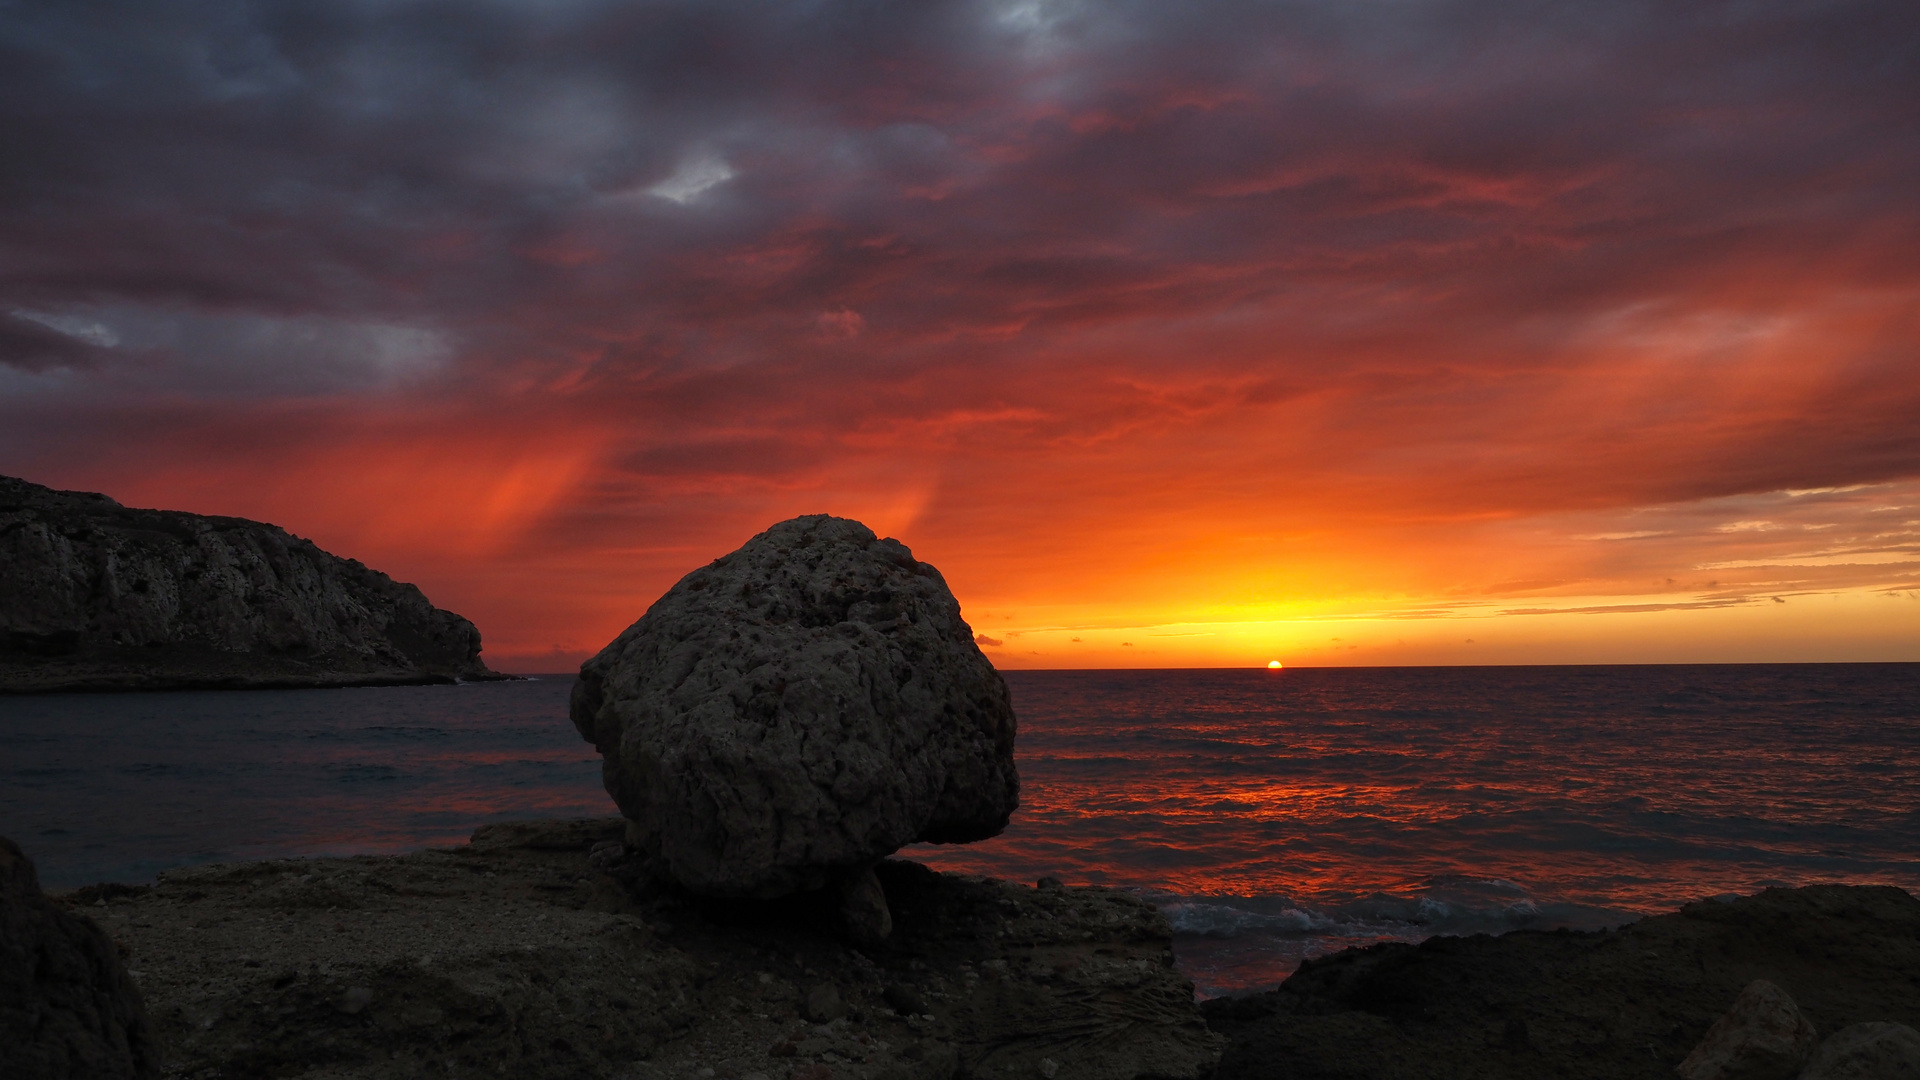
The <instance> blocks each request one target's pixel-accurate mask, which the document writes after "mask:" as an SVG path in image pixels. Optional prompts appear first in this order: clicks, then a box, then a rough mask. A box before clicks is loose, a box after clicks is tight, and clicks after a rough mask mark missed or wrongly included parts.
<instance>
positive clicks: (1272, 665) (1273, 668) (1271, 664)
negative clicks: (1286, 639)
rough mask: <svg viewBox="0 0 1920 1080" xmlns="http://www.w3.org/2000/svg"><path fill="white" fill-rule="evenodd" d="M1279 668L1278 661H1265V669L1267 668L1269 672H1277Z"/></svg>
mask: <svg viewBox="0 0 1920 1080" xmlns="http://www.w3.org/2000/svg"><path fill="white" fill-rule="evenodd" d="M1280 667H1281V664H1280V661H1278V660H1269V661H1267V668H1268V670H1271V671H1278V670H1280Z"/></svg>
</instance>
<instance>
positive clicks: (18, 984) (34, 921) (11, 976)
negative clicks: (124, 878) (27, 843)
mask: <svg viewBox="0 0 1920 1080" xmlns="http://www.w3.org/2000/svg"><path fill="white" fill-rule="evenodd" d="M159 1064H160V1057H159V1053H158V1048H157V1047H156V1045H155V1043H154V1040H153V1036H152V1033H151V1030H150V1029H149V1027H148V1024H147V1014H146V1010H145V1008H144V1007H143V1006H142V1005H141V1002H140V992H139V990H138V989H136V988H135V987H134V984H133V981H132V980H131V979H129V978H128V977H127V972H126V969H125V968H123V967H122V966H121V964H120V956H119V953H118V950H117V948H116V947H115V945H114V943H113V940H112V939H111V938H109V937H108V936H107V935H106V933H105V932H104V931H102V930H101V929H100V927H98V926H97V925H95V924H94V923H93V921H92V920H90V919H87V918H86V917H84V916H80V915H74V914H72V913H70V912H67V911H64V910H62V909H60V908H58V907H56V906H54V905H53V904H52V903H50V902H48V900H47V898H46V897H45V896H42V895H41V893H40V883H39V880H38V878H37V876H36V875H35V873H34V869H33V863H31V862H29V861H28V860H27V857H26V856H25V855H24V854H22V853H21V851H20V849H19V848H18V847H17V846H15V845H14V843H13V841H11V840H8V839H6V838H5V837H0V1076H4V1077H6V1078H7V1080H65V1078H68V1077H72V1078H74V1080H108V1078H121V1077H147V1076H156V1075H158V1074H159Z"/></svg>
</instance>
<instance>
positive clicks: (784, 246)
mask: <svg viewBox="0 0 1920 1080" xmlns="http://www.w3.org/2000/svg"><path fill="white" fill-rule="evenodd" d="M0 144H3V145H5V146H6V147H7V148H8V150H7V153H5V154H4V155H0V310H11V311H15V312H27V313H37V314H38V315H43V316H46V317H47V318H55V319H67V320H70V321H71V320H75V319H90V320H94V321H95V322H97V323H98V324H99V325H100V326H101V327H103V328H104V331H105V332H107V333H109V334H112V335H114V336H115V337H116V338H117V339H118V340H120V341H121V344H119V345H117V346H114V347H107V346H102V345H99V344H97V343H89V342H88V341H87V340H85V339H83V338H77V337H74V336H73V335H72V334H70V333H65V332H63V331H61V330H60V329H58V328H56V327H55V326H53V324H51V323H48V322H45V321H42V322H34V321H33V319H32V318H30V317H24V316H19V315H15V316H8V317H7V318H6V321H5V323H4V326H0V334H4V335H5V341H4V344H0V348H4V350H5V352H4V362H5V363H7V364H9V365H11V366H13V367H15V368H17V369H21V370H26V371H34V372H45V371H49V370H54V369H59V368H75V369H79V368H85V369H87V371H88V374H87V377H86V378H82V379H77V380H74V381H73V382H72V384H71V386H70V387H68V388H67V389H65V390H63V391H62V393H65V394H68V395H70V397H69V399H68V400H67V405H68V407H70V408H74V409H78V410H80V411H81V412H82V413H84V411H85V403H86V401H87V400H88V395H93V396H94V397H96V398H97V399H98V400H100V401H101V402H107V401H119V400H121V399H123V398H125V397H127V396H128V395H147V394H152V393H163V392H164V393H175V394H182V395H186V396H188V397H193V396H204V397H209V398H217V397H222V396H233V395H235V394H236V393H239V394H243V395H254V396H268V397H271V396H287V395H291V396H300V395H309V396H310V395H337V394H352V393H356V392H364V393H368V394H391V393H393V392H395V388H396V386H402V385H403V384H404V385H414V384H427V383H431V384H434V387H435V388H436V389H437V392H440V393H459V394H464V395H473V396H475V397H476V400H481V399H484V398H485V395H487V394H497V395H502V396H501V398H500V400H501V401H502V402H504V401H506V400H507V396H508V395H511V394H520V393H524V392H526V391H525V388H526V387H528V386H539V385H559V384H564V385H565V386H567V387H570V388H572V389H571V390H569V391H568V392H569V393H575V394H579V393H584V392H585V391H586V390H591V391H592V399H591V401H584V400H575V401H570V402H564V403H561V404H554V405H552V406H551V407H552V408H555V409H574V410H577V411H579V412H582V413H585V414H589V415H592V416H594V417H596V418H598V419H601V420H604V419H605V416H606V415H622V414H624V415H630V416H636V417H653V416H655V415H656V411H655V410H660V411H662V412H665V413H666V414H668V415H669V416H671V417H672V418H674V419H675V422H678V421H679V420H680V419H683V418H685V417H689V416H700V417H711V418H712V420H711V424H712V430H710V431H707V432H705V433H702V432H691V433H688V436H687V437H688V438H692V439H696V441H698V440H699V439H707V440H709V442H711V441H713V440H718V441H720V442H725V443H727V444H728V445H733V446H737V447H740V448H743V449H741V450H740V451H739V452H740V453H741V454H742V455H746V456H750V453H749V449H748V448H753V447H758V446H760V445H761V444H762V442H763V441H764V440H766V439H768V438H775V439H786V440H787V441H789V442H790V443H791V445H792V446H793V447H795V449H794V450H793V451H792V452H793V454H794V455H795V456H796V458H806V457H807V456H808V455H811V454H814V453H819V452H821V451H818V450H817V446H818V444H819V441H820V439H821V438H823V437H824V436H821V435H820V431H819V430H815V429H811V428H808V427H807V424H808V423H809V422H814V423H818V424H820V425H824V426H825V427H824V428H823V429H822V430H834V431H840V430H848V429H853V430H858V429H860V428H861V426H862V425H863V424H871V423H873V416H872V414H871V413H870V412H869V411H868V410H869V408H870V406H871V403H873V402H875V401H888V402H891V403H892V407H895V408H897V409H899V410H902V411H905V412H908V413H911V412H914V411H916V410H918V411H919V412H921V413H925V414H930V415H931V414H938V413H940V412H941V411H942V410H952V409H976V410H979V409H992V408H998V407H1002V406H1006V407H1023V408H1040V407H1043V406H1044V407H1045V408H1047V409H1048V410H1050V411H1049V415H1050V416H1051V417H1052V419H1051V420H1050V424H1051V425H1052V427H1051V429H1050V430H1051V431H1052V432H1053V434H1054V437H1062V438H1064V437H1080V434H1081V433H1082V432H1098V431H1103V430H1110V429H1116V428H1114V425H1124V424H1128V423H1136V422H1137V421H1135V420H1132V419H1127V418H1126V417H1127V416H1129V415H1130V413H1129V410H1138V409H1146V408H1149V407H1150V405H1151V403H1152V402H1153V401H1155V400H1157V399H1155V398H1153V396H1152V395H1151V394H1146V393H1144V392H1143V393H1142V395H1141V396H1140V397H1139V399H1138V401H1136V402H1134V403H1133V404H1117V403H1116V402H1117V401H1119V399H1118V398H1114V397H1102V396H1101V395H1100V394H1094V393H1087V394H1085V396H1084V397H1083V398H1081V399H1080V401H1081V405H1080V407H1079V408H1078V411H1075V408H1074V407H1072V406H1070V405H1069V404H1067V403H1068V402H1069V401H1070V400H1072V399H1073V398H1074V394H1075V393H1076V391H1075V390H1074V389H1073V388H1075V387H1080V388H1084V387H1086V386H1088V385H1089V382H1090V376H1089V372H1093V373H1097V374H1101V375H1112V376H1115V377H1119V376H1121V375H1124V376H1125V377H1127V378H1138V379H1145V380H1153V379H1168V380H1177V379H1183V378H1191V379H1198V380H1205V379H1215V380H1218V379H1220V378H1225V377H1228V376H1230V375H1236V374H1237V375H1241V376H1244V377H1245V378H1246V379H1248V380H1251V381H1252V382H1256V383H1257V382H1265V383H1271V384H1277V385H1285V386H1287V387H1289V388H1290V389H1289V391H1288V393H1290V394H1300V393H1308V392H1313V391H1315V390H1316V388H1317V390H1318V391H1320V392H1323V393H1329V394H1350V395H1352V396H1353V397H1354V399H1355V400H1356V401H1360V400H1365V399H1367V398H1368V395H1367V394H1363V393H1360V392H1359V389H1360V388H1364V387H1367V386H1371V385H1374V380H1385V381H1384V382H1383V383H1381V385H1382V387H1383V389H1382V390H1380V391H1379V392H1378V393H1377V394H1375V395H1373V400H1374V401H1375V402H1376V403H1377V404H1375V405H1373V406H1371V407H1369V409H1368V410H1364V411H1363V412H1356V415H1355V418H1354V419H1353V420H1352V423H1353V424H1355V425H1364V423H1365V422H1366V416H1367V415H1372V414H1373V413H1378V412H1382V411H1391V410H1392V409H1395V408H1398V407H1399V406H1400V404H1401V403H1400V402H1399V400H1398V395H1400V394H1402V393H1411V394H1422V393H1427V394H1428V395H1429V396H1427V397H1425V398H1424V399H1422V400H1423V404H1422V405H1421V406H1420V407H1418V408H1417V409H1416V407H1415V406H1413V405H1408V406H1407V408H1408V409H1409V410H1413V411H1418V412H1419V413H1420V414H1421V416H1422V417H1423V419H1422V423H1423V424H1424V425H1426V426H1424V427H1422V426H1419V425H1412V426H1410V427H1408V428H1406V429H1405V430H1409V431H1411V430H1421V431H1433V432H1440V433H1441V434H1437V435H1435V436H1434V437H1435V438H1436V439H1439V440H1440V441H1442V442H1446V443H1448V444H1454V443H1458V442H1459V441H1461V440H1462V439H1465V438H1468V437H1470V433H1472V432H1474V431H1480V430H1501V429H1505V428H1507V427H1511V426H1512V425H1513V424H1514V422H1515V418H1516V417H1520V418H1524V417H1525V416H1527V415H1528V414H1529V413H1530V412H1532V411H1536V410H1538V409H1540V408H1543V406H1541V405H1540V404H1539V403H1538V402H1537V401H1532V400H1529V399H1528V397H1527V394H1526V393H1523V392H1521V391H1519V390H1516V389H1515V387H1516V386H1520V385H1522V384H1525V385H1526V386H1529V387H1533V388H1534V389H1535V390H1540V389H1541V388H1540V386H1539V384H1536V383H1533V382H1529V381H1528V380H1530V379H1532V378H1533V373H1535V372H1537V371H1538V370H1540V369H1542V368H1553V367H1555V366H1563V367H1569V368H1571V367H1579V366H1581V365H1589V366H1590V365H1592V364H1594V363H1596V362H1598V361H1596V360H1595V359H1594V356H1595V355H1596V353H1595V351H1594V350H1591V349H1586V348H1584V347H1582V346H1581V344H1580V342H1581V341H1583V340H1585V338H1584V337H1583V335H1585V336H1586V337H1590V336H1592V335H1593V334H1595V333H1597V332H1598V331H1596V329H1595V327H1596V326H1608V325H1614V323H1612V322H1608V320H1616V321H1617V317H1618V316H1619V313H1621V312H1645V311H1648V310H1657V311H1661V312H1665V313H1666V318H1667V319H1668V322H1669V323H1671V324H1673V325H1680V324H1682V323H1684V322H1685V320H1686V319H1687V318H1688V317H1689V316H1690V315H1691V314H1693V313H1697V312H1702V311H1706V312H1712V311H1720V310H1725V309H1736V310H1742V311H1751V310H1765V309H1769V308H1771V309H1774V310H1779V311H1783V312H1793V311H1812V310H1814V309H1816V308H1818V309H1819V310H1820V311H1823V312H1827V314H1826V315H1823V316H1822V317H1828V316H1831V312H1828V311H1827V308H1828V307H1831V305H1832V304H1834V303H1837V302H1838V301H1837V300H1836V299H1835V298H1836V297H1842V296H1846V295H1861V296H1881V297H1885V296H1889V295H1892V296H1900V295H1905V296H1912V295H1914V292H1915V290H1916V289H1917V288H1920V256H1917V255H1916V252H1920V197H1917V196H1916V194H1915V192H1916V191H1920V9H1916V8H1915V7H1914V6H1913V5H1912V4H1911V3H1905V2H1893V0H1889V2H1855V3H1821V4H1812V3H1784V2H1783V3H1737V4H1736V3H1706V4H1695V5H1685V6H1681V7H1676V6H1674V5H1671V4H1659V3H1651V2H1646V3H1622V4H1606V5H1593V4H1574V3H1566V4H1558V5H1539V4H1522V3H1518V2H1504V0H1503V2H1495V0H1457V2H1434V3H1412V4H1409V3H1384V2H1369V3H1354V4H1325V3H1253V2H1232V0H1224V2H1203V3H1193V4H1180V5H1166V4H1144V3H1138V4H1092V3H1061V2H1044V0H1021V2H1006V3H917V4H881V3H874V2H816V3H793V4H766V3H744V2H731V3H729V2H684V3H667V2H661V3H612V2H584V0H582V2H567V0H559V2H551V3H519V4H515V3H504V2H488V3H472V2H464V0H463V2H454V0H432V2H385V0H383V2H374V0H364V2H358V3H339V4H323V5H317V4H311V3H301V2H295V0H280V2H272V0H258V2H241V0H225V2H217V3H216V2H200V3H194V2H181V3H152V2H148V0H139V2H135V0H127V2H120V3H113V2H61V3H24V2H18V0H15V2H11V3H6V4H4V5H0ZM1822 305H1825V307H1823V306H1822ZM1834 317H1835V318H1838V316H1834ZM22 318H26V321H24V322H23V321H22ZM1841 321H1844V319H1842V320H1841ZM1850 333H1851V334H1852V335H1853V336H1852V337H1850V338H1849V339H1848V341H1847V343H1846V348H1845V351H1844V353H1843V354H1835V355H1831V356H1825V357H1823V358H1821V360H1820V361H1819V363H1820V364H1822V365H1825V366H1827V367H1829V368H1830V369H1831V371H1832V372H1833V378H1832V380H1831V382H1830V385H1829V386H1828V387H1826V388H1824V389H1819V390H1817V391H1813V392H1811V394H1812V396H1811V397H1810V398H1808V399H1807V400H1811V401H1814V402H1815V403H1816V404H1817V406H1818V408H1817V412H1816V414H1815V419H1814V420H1813V421H1812V423H1814V424H1815V425H1817V426H1816V428H1815V429H1814V435H1813V436H1811V437H1809V438H1808V440H1807V443H1806V445H1812V446H1817V447H1818V450H1819V457H1818V458H1817V460H1811V463H1810V460H1809V459H1805V458H1796V457H1793V456H1791V455H1790V454H1788V453H1787V452H1786V451H1784V450H1783V449H1782V446H1783V442H1782V439H1781V431H1782V430H1783V428H1782V425H1783V423H1785V422H1784V421H1781V420H1780V419H1779V418H1777V417H1774V418H1771V419H1769V415H1770V414H1766V413H1760V414H1755V415H1753V416H1750V417H1746V418H1744V419H1742V420H1740V421H1738V422H1735V421H1729V422H1728V423H1727V424H1726V425H1724V426H1723V427H1722V428H1720V429H1717V430H1718V434H1717V435H1716V436H1715V438H1717V439H1718V441H1715V442H1712V443H1711V446H1703V447H1697V448H1696V450H1697V455H1698V456H1697V457H1696V458H1694V459H1693V464H1694V467H1695V468H1697V470H1698V471H1697V472H1693V473H1689V474H1688V475H1686V476H1684V477H1678V478H1668V479H1667V480H1665V481H1663V482H1662V490H1663V491H1673V490H1685V491H1688V492H1695V491H1698V492H1705V493H1711V492H1713V491H1718V490H1722V489H1725V488H1727V487H1729V486H1732V487H1741V486H1743V485H1751V484H1756V483H1772V482H1775V481H1776V480H1779V479H1780V478H1797V482H1813V481H1814V480H1815V479H1818V477H1810V476H1807V475H1803V474H1805V473H1807V472H1809V471H1812V472H1815V473H1821V474H1822V475H1825V474H1828V473H1832V474H1836V475H1842V474H1846V473H1848V472H1849V470H1865V471H1867V472H1871V473H1873V474H1874V475H1876V476H1884V475H1894V474H1906V473H1909V472H1911V471H1912V470H1914V469H1916V468H1920V460H1916V459H1915V457H1914V454H1915V449H1914V444H1913V442H1912V439H1911V437H1910V436H1909V435H1906V434H1903V432H1905V431H1911V430H1912V427H1913V425H1912V424H1911V423H1910V422H1911V421H1912V420H1913V419H1914V409H1915V403H1916V401H1917V400H1920V390H1916V389H1915V388H1914V386H1913V385H1912V384H1913V380H1912V377H1911V371H1912V363H1913V361H1914V346H1915V342H1914V339H1913V336H1912V327H1911V325H1910V323H1908V324H1899V323H1894V322H1889V321H1886V320H1884V319H1883V320H1882V321H1881V322H1880V323H1879V324H1877V325H1873V326H1853V327H1852V329H1851V330H1850ZM423 358H424V359H423ZM1410 369H1417V370H1418V371H1419V372H1420V374H1419V377H1418V379H1416V380H1415V381H1413V382H1409V381H1408V379H1407V377H1406V372H1407V371H1408V370H1410ZM743 373H751V374H750V375H749V374H743ZM1049 373H1051V374H1049ZM402 376H404V377H402ZM1422 387H1425V388H1426V389H1424V390H1423V389H1421V388H1422ZM906 388H911V390H910V391H909V390H908V389H906ZM1541 392H1545V391H1544V390H1542V391H1541ZM35 393H36V394H40V393H43V391H42V390H36V391H35ZM1116 393H1117V392H1116ZM916 395H917V396H916ZM1796 400H1798V399H1796ZM1863 400H1864V401H1868V402H1870V403H1871V404H1869V405H1867V406H1865V407H1861V406H1860V405H1859V404H1858V403H1860V402H1861V401H1863ZM796 402H804V403H805V408H804V409H802V408H799V407H797V406H796V405H795V404H794V403H796ZM663 403H670V404H663ZM1142 403H1146V404H1142ZM6 407H7V406H5V405H4V404H0V408H6ZM499 407H500V408H501V409H503V410H505V409H508V406H507V405H505V404H502V405H500V406H499ZM32 408H35V409H43V408H44V403H43V401H42V399H41V398H35V399H34V404H33V405H32ZM476 408H482V406H476ZM1356 409H1360V407H1359V406H1356ZM1849 410H1851V412H1849ZM742 415H753V416H758V417H765V418H768V419H767V420H766V422H765V424H763V425H761V426H760V427H758V428H756V429H755V430H753V431H751V432H747V433H745V434H740V433H737V432H733V431H732V430H731V429H730V428H729V427H728V424H729V422H730V421H729V419H728V418H737V417H739V416H742ZM1843 415H1850V416H1851V417H1852V420H1851V421H1848V420H1844V419H1841V417H1842V416H1843ZM808 417H812V418H814V420H812V421H809V420H808V419H807V418H808ZM648 422H653V421H651V420H650V421H648ZM1620 427H1621V429H1622V431H1623V432H1625V433H1627V434H1626V436H1625V442H1626V443H1627V444H1628V447H1629V449H1628V450H1623V451H1622V453H1623V454H1628V456H1632V455H1635V454H1644V452H1645V450H1646V447H1645V445H1644V443H1645V442H1646V441H1647V440H1649V439H1653V438H1656V437H1657V436H1659V432H1660V430H1662V429H1660V428H1659V421H1658V418H1657V417H1655V416H1654V415H1653V413H1649V412H1644V411H1643V412H1639V413H1632V414H1627V413H1623V414H1622V416H1621V418H1620ZM1634 431H1641V432H1642V433H1643V437H1642V438H1641V439H1640V441H1639V442H1635V440H1634V438H1633V437H1632V432H1634ZM770 432H771V434H770ZM1803 434H1804V432H1803ZM1087 437H1092V435H1088V436H1087ZM807 446H813V447H816V449H810V450H802V449H800V448H801V447H807ZM0 450H4V447H0ZM671 457H672V454H671V453H669V452H667V451H663V450H661V449H660V448H659V447H656V446H652V445H642V446H636V447H634V448H633V449H632V451H631V453H630V454H628V455H626V456H625V457H623V458H621V459H620V460H629V461H633V462H648V463H654V464H652V465H648V466H647V467H649V468H654V467H658V468H670V467H672V466H671V465H670V464H660V463H661V462H662V461H664V460H666V459H669V458H671ZM1592 460H1595V456H1594V455H1593V454H1592V453H1583V454H1581V455H1580V456H1579V458H1578V460H1575V461H1572V462H1568V463H1566V464H1565V466H1564V467H1565V468H1566V469H1567V470H1569V471H1571V472H1579V471H1580V470H1582V469H1583V468H1584V465H1583V463H1584V462H1588V461H1592ZM635 467H636V468H638V467H640V466H638V465H636V466H635ZM1553 468H1554V466H1549V467H1548V468H1547V471H1549V472H1551V471H1552V469H1553ZM1617 475H1619V474H1618V473H1610V474H1609V476H1617ZM1590 483H1591V485H1592V487H1591V490H1593V491H1594V492H1596V493H1602V492H1604V494H1596V496H1595V497H1604V498H1613V497H1615V494H1614V488H1613V486H1612V485H1613V483H1614V481H1613V480H1610V479H1606V478H1595V479H1593V480H1591V481H1590Z"/></svg>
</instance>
